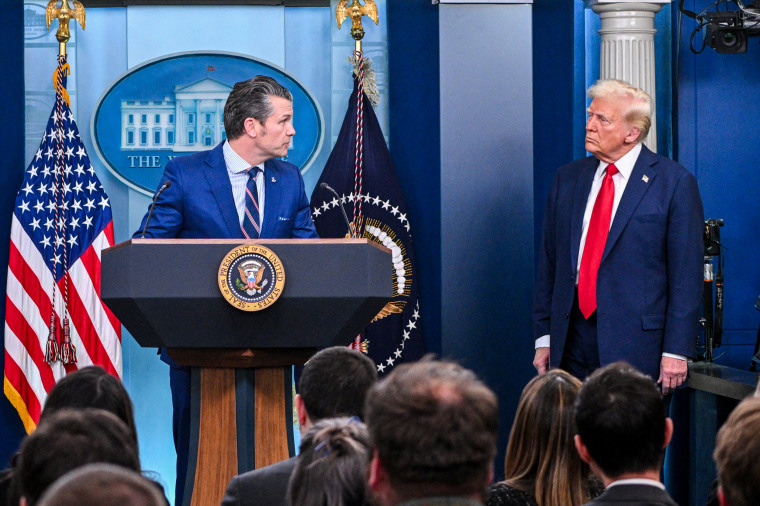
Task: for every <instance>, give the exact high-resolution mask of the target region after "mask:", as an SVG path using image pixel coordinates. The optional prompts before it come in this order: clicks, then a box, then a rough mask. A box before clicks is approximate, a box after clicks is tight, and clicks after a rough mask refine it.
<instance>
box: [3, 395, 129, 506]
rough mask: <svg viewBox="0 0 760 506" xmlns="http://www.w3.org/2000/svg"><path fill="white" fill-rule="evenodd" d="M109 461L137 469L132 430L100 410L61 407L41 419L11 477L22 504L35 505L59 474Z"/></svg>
mask: <svg viewBox="0 0 760 506" xmlns="http://www.w3.org/2000/svg"><path fill="white" fill-rule="evenodd" d="M96 462H106V463H110V464H115V465H118V466H121V467H124V468H127V469H131V470H132V471H135V472H137V473H139V472H140V458H139V456H138V453H137V442H136V441H135V438H134V436H133V434H132V431H130V429H129V428H128V427H127V426H126V424H124V422H122V421H121V420H119V419H118V418H117V417H116V416H115V415H113V414H111V413H108V412H106V411H103V410H101V409H90V408H88V409H81V410H72V409H61V410H59V411H58V412H57V413H53V414H52V415H49V416H48V417H46V418H45V419H44V420H43V419H40V423H39V425H38V426H37V429H36V430H35V431H34V432H32V433H31V434H30V435H29V437H27V438H26V439H25V440H24V442H23V443H22V444H21V453H20V454H19V459H18V466H17V470H16V473H15V474H14V477H13V479H14V480H17V481H18V484H19V487H18V490H20V492H21V496H22V497H21V500H20V503H19V504H20V505H21V506H34V505H35V504H37V501H38V500H39V499H40V497H41V496H42V494H43V492H45V490H46V489H47V488H48V487H49V486H50V485H52V484H53V482H55V481H56V480H57V479H58V478H60V477H61V476H63V475H64V474H66V473H68V472H69V471H72V470H74V469H76V468H79V467H82V466H84V465H86V464H92V463H96Z"/></svg>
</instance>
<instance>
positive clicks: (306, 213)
mask: <svg viewBox="0 0 760 506" xmlns="http://www.w3.org/2000/svg"><path fill="white" fill-rule="evenodd" d="M183 120H184V119H183ZM223 120H224V128H225V133H226V136H227V140H225V141H223V142H221V143H220V144H218V145H217V146H216V147H215V148H214V149H211V150H209V151H201V152H198V153H195V154H192V155H187V156H178V157H176V158H172V159H171V160H170V161H169V163H167V164H166V167H165V168H164V174H163V176H162V177H161V181H160V182H159V185H158V188H159V189H161V188H163V189H164V191H163V192H162V193H161V194H160V196H158V197H157V199H156V204H155V208H154V212H153V215H152V218H151V220H150V224H149V225H148V223H147V222H148V215H149V214H150V208H149V209H148V212H146V213H145V217H143V220H142V222H141V224H140V228H138V230H137V231H136V232H135V233H134V235H133V237H135V238H139V237H141V236H143V235H144V236H145V237H150V238H175V237H180V238H210V239H258V238H261V239H288V238H299V239H309V238H316V237H317V231H316V229H315V228H314V223H313V221H312V219H311V210H310V209H309V200H308V199H307V198H306V191H305V189H304V182H303V177H301V172H300V171H299V169H298V167H296V166H295V165H293V164H292V163H289V162H286V161H284V160H279V159H278V158H282V157H287V155H288V147H289V146H290V141H291V139H292V138H293V136H294V135H295V133H296V131H295V129H294V128H293V97H292V96H291V94H290V92H289V91H288V90H287V89H286V88H285V87H284V86H282V85H281V84H279V83H278V82H277V81H275V80H274V79H272V78H271V77H268V76H256V77H254V78H253V79H249V80H247V81H242V82H239V83H237V84H235V86H234V87H233V88H232V92H231V93H230V94H229V96H228V97H227V101H226V103H225V106H224V118H223ZM178 121H179V118H178ZM214 121H215V122H218V119H214ZM146 225H148V226H147V227H146ZM161 360H163V361H164V362H166V363H167V364H169V366H170V370H169V381H170V386H171V391H172V407H173V410H174V419H173V426H174V446H175V448H176V450H177V484H176V490H175V498H176V502H177V503H178V504H181V502H182V496H183V493H184V489H185V474H186V472H187V463H188V452H189V445H190V433H189V432H190V369H189V368H188V367H183V366H180V365H179V364H177V363H176V362H174V361H173V360H172V359H171V357H169V355H168V354H167V353H166V351H165V350H162V352H161Z"/></svg>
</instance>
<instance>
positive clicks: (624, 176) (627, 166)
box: [536, 143, 686, 360]
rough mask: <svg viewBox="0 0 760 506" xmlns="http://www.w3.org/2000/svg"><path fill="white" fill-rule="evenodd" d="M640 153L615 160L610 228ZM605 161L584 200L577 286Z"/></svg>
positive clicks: (637, 149) (545, 343)
mask: <svg viewBox="0 0 760 506" xmlns="http://www.w3.org/2000/svg"><path fill="white" fill-rule="evenodd" d="M640 153H641V143H638V144H636V146H634V147H633V149H631V150H630V151H629V152H628V153H626V154H625V155H623V156H622V157H621V158H620V160H618V161H617V162H615V167H617V169H618V173H617V174H615V175H614V176H612V182H613V183H614V184H615V199H614V200H613V201H612V216H610V228H612V223H613V222H614V221H615V213H616V212H617V208H618V205H619V204H620V199H621V198H622V197H623V192H624V191H625V187H626V185H627V184H628V180H629V179H630V178H631V173H632V172H633V167H634V166H635V165H636V161H637V160H638V159H639V154H640ZM607 165H609V164H608V163H606V162H602V161H599V166H598V167H597V168H596V173H595V174H594V180H593V182H592V183H591V191H590V192H589V194H588V200H587V201H586V211H585V212H584V213H583V229H582V232H581V246H580V249H579V250H578V265H577V266H576V269H575V286H578V273H579V272H580V270H581V259H582V258H583V249H584V247H585V246H586V235H587V234H588V224H589V222H590V221H591V213H592V212H593V210H594V203H595V202H596V197H597V195H599V190H601V188H602V181H603V180H604V176H605V174H606V173H607ZM549 344H550V338H549V335H548V334H547V335H545V336H541V337H539V338H538V339H536V348H548V347H549ZM662 356H663V357H672V358H678V359H681V360H686V357H684V356H683V355H675V354H673V353H663V354H662Z"/></svg>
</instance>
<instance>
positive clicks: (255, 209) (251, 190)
mask: <svg viewBox="0 0 760 506" xmlns="http://www.w3.org/2000/svg"><path fill="white" fill-rule="evenodd" d="M260 171H261V169H259V168H258V167H251V168H250V169H248V170H247V171H246V173H247V174H248V182H247V183H246V185H245V214H244V215H243V226H242V229H243V235H244V236H245V238H246V239H258V238H259V235H260V234H261V225H260V223H259V192H258V190H257V189H256V178H257V177H258V175H259V172H260Z"/></svg>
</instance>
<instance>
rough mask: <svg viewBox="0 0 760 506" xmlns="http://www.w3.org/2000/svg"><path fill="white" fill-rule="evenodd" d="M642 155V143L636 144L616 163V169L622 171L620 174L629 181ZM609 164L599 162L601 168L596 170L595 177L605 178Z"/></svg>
mask: <svg viewBox="0 0 760 506" xmlns="http://www.w3.org/2000/svg"><path fill="white" fill-rule="evenodd" d="M640 153H641V143H640V142H639V143H638V144H636V145H635V146H634V147H633V149H631V150H630V151H629V152H627V153H626V154H624V155H623V156H622V157H621V158H620V160H618V161H617V162H615V167H617V169H618V170H619V171H620V174H621V175H622V176H623V177H624V178H625V180H626V181H627V180H628V179H630V177H631V172H633V166H634V165H636V160H638V159H639V154H640ZM607 165H609V164H608V163H605V162H602V161H601V160H600V161H599V167H598V168H597V169H596V175H595V176H594V177H597V178H600V177H603V176H604V170H605V169H606V168H607Z"/></svg>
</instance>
